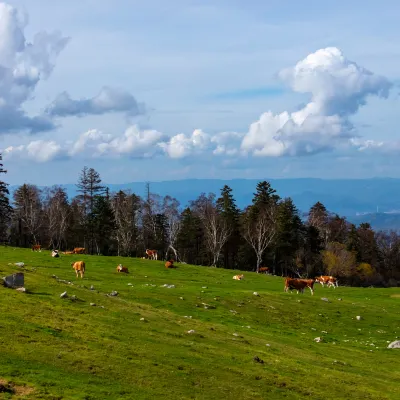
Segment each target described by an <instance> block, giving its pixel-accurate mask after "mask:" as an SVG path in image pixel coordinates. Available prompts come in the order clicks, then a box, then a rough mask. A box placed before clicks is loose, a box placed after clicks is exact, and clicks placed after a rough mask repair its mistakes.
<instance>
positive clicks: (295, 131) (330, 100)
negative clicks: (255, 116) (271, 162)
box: [242, 47, 392, 156]
mask: <svg viewBox="0 0 400 400" xmlns="http://www.w3.org/2000/svg"><path fill="white" fill-rule="evenodd" d="M280 77H281V78H282V79H283V80H284V81H285V82H286V83H287V84H289V86H290V87H291V88H292V89H293V90H294V91H296V92H301V93H310V94H311V101H310V102H309V103H308V104H306V105H305V106H304V107H303V108H301V109H300V110H298V111H296V112H292V113H289V112H288V111H285V112H283V113H281V114H277V115H275V114H273V113H271V112H267V113H264V114H262V115H261V117H260V119H259V120H258V121H257V122H255V123H253V124H251V126H250V130H249V132H248V133H247V134H246V135H245V137H244V139H243V142H242V149H244V150H246V151H248V152H249V153H252V154H254V155H258V156H282V155H292V156H296V155H307V154H314V153H317V152H321V151H327V150H332V149H333V148H335V147H337V146H340V145H342V144H343V143H347V144H348V143H349V139H350V138H354V137H356V136H357V134H356V132H355V130H354V127H353V125H352V124H351V122H350V120H349V117H350V116H351V115H353V114H355V113H356V112H357V111H358V109H359V107H360V106H362V105H364V104H366V101H367V98H368V96H371V95H375V96H380V97H383V98H386V97H387V96H388V94H389V90H390V88H391V86H392V84H391V83H390V82H389V81H388V80H387V79H386V78H384V77H381V76H378V75H375V74H373V73H372V72H370V71H368V70H366V69H365V68H363V67H360V66H359V65H357V64H356V63H355V62H352V61H350V60H348V59H346V58H345V57H344V56H343V54H342V52H341V51H340V50H339V49H337V48H335V47H328V48H325V49H321V50H318V51H316V52H315V53H312V54H310V55H309V56H307V57H306V58H305V59H304V60H302V61H300V62H298V63H297V64H296V65H295V66H294V67H293V68H288V69H285V70H283V71H282V72H281V73H280Z"/></svg>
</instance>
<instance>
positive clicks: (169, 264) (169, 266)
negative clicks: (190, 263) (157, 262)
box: [165, 260, 175, 269]
mask: <svg viewBox="0 0 400 400" xmlns="http://www.w3.org/2000/svg"><path fill="white" fill-rule="evenodd" d="M165 268H167V269H168V268H175V265H174V261H173V260H170V261H167V262H166V263H165Z"/></svg>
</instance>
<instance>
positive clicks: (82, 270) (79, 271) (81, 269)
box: [71, 261, 86, 279]
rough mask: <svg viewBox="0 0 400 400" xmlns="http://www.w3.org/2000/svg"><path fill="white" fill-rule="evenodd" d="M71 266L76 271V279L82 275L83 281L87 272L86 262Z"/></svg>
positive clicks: (73, 263) (75, 263)
mask: <svg viewBox="0 0 400 400" xmlns="http://www.w3.org/2000/svg"><path fill="white" fill-rule="evenodd" d="M71 266H72V268H73V269H74V270H75V273H76V277H77V278H78V276H79V274H80V275H81V279H83V275H85V270H86V265H85V261H75V262H72V263H71Z"/></svg>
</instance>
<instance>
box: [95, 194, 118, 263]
mask: <svg viewBox="0 0 400 400" xmlns="http://www.w3.org/2000/svg"><path fill="white" fill-rule="evenodd" d="M91 217H92V218H93V231H94V246H95V249H96V253H97V254H103V255H109V254H110V253H112V250H113V243H112V238H113V236H114V230H115V228H116V226H115V218H114V212H113V209H112V207H111V204H110V201H109V199H107V197H104V196H95V198H94V205H93V213H92V214H91Z"/></svg>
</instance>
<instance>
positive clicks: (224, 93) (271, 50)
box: [0, 0, 400, 184]
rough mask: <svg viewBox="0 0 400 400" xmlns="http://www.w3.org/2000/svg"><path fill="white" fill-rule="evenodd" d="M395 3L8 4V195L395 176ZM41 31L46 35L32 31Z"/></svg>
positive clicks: (2, 120)
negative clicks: (198, 181) (94, 176)
mask: <svg viewBox="0 0 400 400" xmlns="http://www.w3.org/2000/svg"><path fill="white" fill-rule="evenodd" d="M398 15H400V3H398V2H395V1H391V0H386V1H381V2H379V3H377V2H373V1H358V0H354V1H352V2H349V1H341V0H339V1H325V2H322V3H321V2H320V1H311V0H308V1H307V0H306V1H303V2H293V1H288V0H286V1H284V0H280V1H275V0H270V1H268V2H265V1H259V0H253V1H247V2H243V1H239V0H229V1H228V0H220V1H210V0H201V1H200V0H198V1H194V0H170V1H168V2H166V1H163V0H147V1H146V2H144V1H127V0H119V1H109V0H101V1H98V0H97V1H95V0H80V1H76V0H71V1H69V2H55V1H54V0H35V1H28V0H14V1H13V0H9V1H8V2H6V3H4V2H0V26H1V27H0V149H1V151H2V153H3V158H4V163H5V165H6V167H7V169H8V171H9V173H8V175H7V181H8V182H9V183H12V184H19V183H23V182H25V181H26V182H32V183H36V184H53V183H72V182H75V181H76V179H77V176H78V174H79V171H80V170H81V169H82V167H83V166H84V165H88V166H93V167H95V168H96V169H98V170H99V172H100V173H101V175H102V177H103V180H104V181H106V182H109V183H122V182H129V181H134V180H158V181H160V180H168V179H183V178H190V177H194V178H210V177H213V178H224V179H229V178H277V177H287V178H291V177H327V178H341V177H342V178H347V177H360V178H363V177H373V176H390V177H399V176H400V167H399V166H398V163H397V159H398V155H399V154H398V153H399V151H400V142H399V140H398V133H397V131H398V128H397V113H398V112H397V111H398V107H399V98H398V97H399V96H398V94H399V88H398V82H399V79H400V77H399V66H400V49H399V48H398V40H399V38H400V28H399V27H398V25H399V24H398V21H397V20H396V17H397V16H398ZM38 32H39V33H40V32H47V34H43V33H40V34H39V35H37V33H38Z"/></svg>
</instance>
